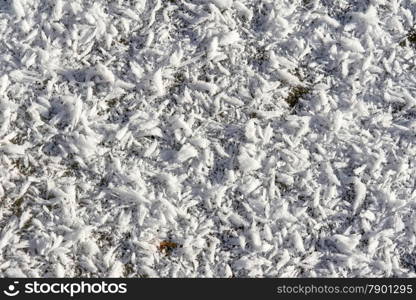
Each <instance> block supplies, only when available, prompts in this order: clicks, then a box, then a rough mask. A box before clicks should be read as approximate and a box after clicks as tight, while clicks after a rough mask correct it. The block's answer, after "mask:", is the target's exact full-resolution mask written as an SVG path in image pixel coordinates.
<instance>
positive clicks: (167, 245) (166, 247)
mask: <svg viewBox="0 0 416 300" xmlns="http://www.w3.org/2000/svg"><path fill="white" fill-rule="evenodd" d="M175 248H178V244H177V243H175V242H171V241H162V242H160V244H159V246H158V249H159V251H160V252H161V253H164V254H166V255H169V254H170V253H171V252H172V251H173V249H175Z"/></svg>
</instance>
